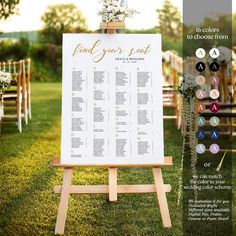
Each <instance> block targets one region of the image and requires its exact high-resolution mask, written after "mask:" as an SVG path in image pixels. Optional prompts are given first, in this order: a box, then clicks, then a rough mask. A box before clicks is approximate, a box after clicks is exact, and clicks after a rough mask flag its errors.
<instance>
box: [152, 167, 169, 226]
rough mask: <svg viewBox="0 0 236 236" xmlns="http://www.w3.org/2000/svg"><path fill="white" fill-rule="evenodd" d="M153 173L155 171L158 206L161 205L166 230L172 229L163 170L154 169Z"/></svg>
mask: <svg viewBox="0 0 236 236" xmlns="http://www.w3.org/2000/svg"><path fill="white" fill-rule="evenodd" d="M152 171H153V177H154V181H155V186H156V192H157V200H158V204H159V208H160V212H161V218H162V222H163V226H164V227H166V228H169V227H171V219H170V213H169V209H168V203H167V198H166V193H165V189H164V183H163V177H162V172H161V168H160V167H157V168H153V169H152Z"/></svg>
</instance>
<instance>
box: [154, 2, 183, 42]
mask: <svg viewBox="0 0 236 236" xmlns="http://www.w3.org/2000/svg"><path fill="white" fill-rule="evenodd" d="M157 13H158V26H157V29H158V32H160V33H161V34H162V35H163V36H165V37H169V38H172V39H173V40H177V39H180V38H181V37H182V23H181V15H180V12H179V10H178V8H177V7H175V6H173V5H172V3H171V1H170V0H165V1H164V4H163V7H162V8H161V9H158V10H157Z"/></svg>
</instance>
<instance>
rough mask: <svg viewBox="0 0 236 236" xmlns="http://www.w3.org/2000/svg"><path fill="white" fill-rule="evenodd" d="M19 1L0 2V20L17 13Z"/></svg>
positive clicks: (6, 0)
mask: <svg viewBox="0 0 236 236" xmlns="http://www.w3.org/2000/svg"><path fill="white" fill-rule="evenodd" d="M19 2H20V0H1V1H0V20H6V19H7V18H8V17H9V16H11V15H12V14H15V13H16V12H17V6H18V4H19Z"/></svg>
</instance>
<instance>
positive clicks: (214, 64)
mask: <svg viewBox="0 0 236 236" xmlns="http://www.w3.org/2000/svg"><path fill="white" fill-rule="evenodd" d="M209 68H210V70H211V71H213V72H217V71H218V70H219V69H220V65H219V64H218V63H217V62H212V63H211V64H210V65H209Z"/></svg>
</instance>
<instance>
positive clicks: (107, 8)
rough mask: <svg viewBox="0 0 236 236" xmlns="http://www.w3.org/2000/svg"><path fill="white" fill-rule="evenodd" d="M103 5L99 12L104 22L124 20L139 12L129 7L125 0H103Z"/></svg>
mask: <svg viewBox="0 0 236 236" xmlns="http://www.w3.org/2000/svg"><path fill="white" fill-rule="evenodd" d="M101 2H102V4H103V7H102V9H101V10H100V11H99V12H98V15H101V16H102V22H105V23H109V22H124V20H125V18H126V17H131V16H133V15H134V14H137V13H138V12H137V11H136V10H134V9H131V8H129V7H128V4H127V1H124V0H121V1H119V0H101Z"/></svg>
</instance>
